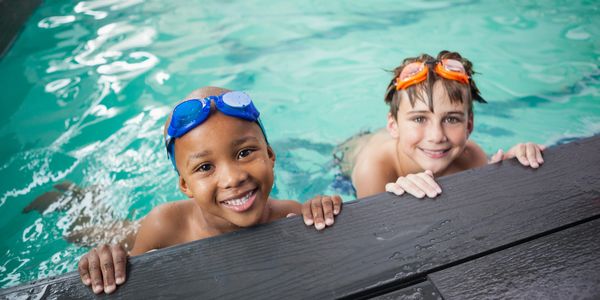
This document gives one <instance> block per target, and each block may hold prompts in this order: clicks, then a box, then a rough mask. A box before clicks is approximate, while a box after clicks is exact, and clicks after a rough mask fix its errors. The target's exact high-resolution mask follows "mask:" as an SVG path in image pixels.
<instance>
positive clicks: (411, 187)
mask: <svg viewBox="0 0 600 300" xmlns="http://www.w3.org/2000/svg"><path fill="white" fill-rule="evenodd" d="M397 183H398V184H399V185H400V187H401V188H402V189H403V190H405V191H406V192H408V193H409V194H411V195H413V196H415V197H417V198H423V197H425V192H423V191H422V190H421V189H420V188H419V187H417V185H415V184H414V183H413V182H412V181H410V180H408V179H407V178H406V177H400V178H398V181H397Z"/></svg>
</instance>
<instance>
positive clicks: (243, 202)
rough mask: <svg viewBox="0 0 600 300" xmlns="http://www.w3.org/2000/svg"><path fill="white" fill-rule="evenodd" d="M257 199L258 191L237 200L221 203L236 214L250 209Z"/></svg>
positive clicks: (250, 192)
mask: <svg viewBox="0 0 600 300" xmlns="http://www.w3.org/2000/svg"><path fill="white" fill-rule="evenodd" d="M255 198H256V190H252V191H249V192H248V193H246V194H245V195H244V196H242V197H240V198H235V199H228V200H224V201H221V204H223V206H225V207H227V208H229V209H232V210H234V211H236V212H242V211H245V210H247V209H249V208H250V207H251V206H252V204H253V203H254V199H255Z"/></svg>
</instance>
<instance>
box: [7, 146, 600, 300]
mask: <svg viewBox="0 0 600 300" xmlns="http://www.w3.org/2000/svg"><path fill="white" fill-rule="evenodd" d="M599 153H600V137H592V138H587V139H583V140H579V141H576V142H572V143H570V144H566V145H561V146H557V147H551V148H549V149H548V150H546V151H545V153H544V159H545V163H544V165H543V166H542V167H541V168H539V169H536V170H534V169H529V168H525V167H522V166H520V165H519V164H518V162H516V161H515V160H509V161H504V162H502V163H500V164H495V165H489V166H486V167H483V168H480V169H474V170H469V171H466V172H462V173H459V174H455V175H451V176H446V177H442V178H440V179H439V181H438V182H439V183H440V185H441V186H442V189H443V193H442V195H440V196H439V197H437V198H435V199H423V200H420V199H416V198H414V197H412V196H410V195H403V196H401V197H396V196H393V195H391V194H388V193H383V194H379V195H376V196H373V197H368V198H365V199H361V200H359V201H355V202H352V203H346V204H345V205H344V208H343V210H342V213H341V214H340V216H338V218H337V219H336V224H335V225H334V226H333V227H331V228H328V229H326V230H324V231H323V232H317V231H315V230H314V229H312V228H309V227H305V226H304V225H303V224H302V221H301V219H300V218H299V217H295V218H289V219H284V220H280V221H277V222H274V223H271V224H268V225H263V226H257V227H254V228H249V229H245V230H241V231H238V232H234V233H230V234H227V235H222V236H219V237H215V238H210V239H205V240H200V241H196V242H192V243H189V244H185V245H179V246H176V247H172V248H167V249H162V250H159V251H156V252H152V253H148V254H145V255H141V256H138V257H134V258H132V259H131V260H130V265H129V273H128V280H127V282H126V283H125V284H124V285H122V286H121V287H119V288H118V289H117V291H116V292H115V293H114V294H113V295H111V296H110V297H111V298H115V299H121V298H126V299H130V298H167V299H171V298H173V299H178V298H199V299H238V298H244V299H266V298H268V299H270V298H286V299H306V298H315V299H332V298H370V297H377V296H379V297H386V295H387V296H388V298H385V299H395V298H394V291H401V290H403V289H405V290H406V289H409V290H410V289H411V288H418V286H416V285H422V284H424V283H427V282H428V281H427V280H428V279H427V278H428V276H429V275H431V276H437V275H434V274H442V273H440V272H443V271H446V270H452V268H454V267H460V266H461V265H463V264H464V265H466V264H467V263H469V262H473V261H475V260H477V259H481V258H485V257H486V256H490V257H492V255H503V254H504V253H503V252H505V251H511V250H513V249H517V250H514V251H517V252H518V251H519V250H518V249H521V248H519V247H520V246H523V245H526V244H527V243H529V242H535V241H536V240H538V239H540V240H541V239H543V238H545V237H548V238H552V237H553V235H555V234H557V233H560V232H562V231H565V230H567V229H568V230H572V231H576V232H577V231H578V230H585V228H584V227H581V226H583V225H585V224H586V223H588V222H592V221H593V220H595V219H597V218H600V167H599V166H600V155H599ZM596 236H597V234H596ZM523 247H525V246H523ZM580 250H581V251H580V252H578V255H581V256H582V257H584V258H585V257H589V258H594V257H597V256H595V255H597V254H594V253H593V252H594V251H595V252H597V250H598V249H597V248H594V246H593V244H590V248H586V247H582V248H581V249H580ZM507 255H508V254H507ZM574 263H577V262H576V261H575V262H574ZM571 268H574V269H573V270H576V269H577V268H576V267H573V266H572V267H571ZM444 274H445V273H444ZM559 276H570V275H568V274H567V273H565V274H563V275H559ZM433 278H434V279H435V280H438V281H440V282H445V281H441V279H440V278H441V277H433ZM435 280H433V281H431V282H432V283H433V284H434V285H435V284H436V281H435ZM569 282H570V281H567V280H565V281H560V282H557V283H556V284H558V285H560V284H570V283H569ZM596 282H597V278H587V279H586V278H581V281H580V284H581V285H582V286H588V285H591V284H595V283H596ZM482 284H483V283H482ZM587 291H589V293H590V294H588V295H587V296H588V297H589V298H598V297H600V294H597V292H596V291H595V290H593V289H587ZM440 292H441V296H442V297H444V298H445V297H446V296H445V294H444V291H443V290H440ZM401 294H402V293H400V292H399V294H398V295H401ZM7 295H8V296H11V297H17V296H27V295H28V296H31V297H35V296H42V297H50V298H54V297H58V298H65V299H67V298H82V297H86V298H88V297H94V295H93V293H92V292H91V291H90V290H89V289H88V288H87V287H85V286H83V285H82V284H81V282H80V281H79V278H78V275H77V274H74V273H69V274H67V275H64V276H61V277H58V278H50V279H46V280H40V281H37V282H34V283H31V284H26V285H22V286H18V287H14V288H11V289H8V290H3V291H2V292H0V296H2V297H7ZM451 295H454V294H451ZM584 296H585V295H584ZM396 298H402V296H398V297H396ZM458 298H461V299H468V297H460V296H459V297H458ZM474 299H476V298H474Z"/></svg>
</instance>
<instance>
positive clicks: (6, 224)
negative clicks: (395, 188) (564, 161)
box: [0, 0, 600, 287]
mask: <svg viewBox="0 0 600 300" xmlns="http://www.w3.org/2000/svg"><path fill="white" fill-rule="evenodd" d="M190 2H192V1H181V0H176V1H168V2H165V1H157V0H150V1H141V0H96V1H56V0H54V1H44V3H43V4H42V6H41V7H39V8H38V9H37V10H36V12H35V13H34V14H33V16H32V17H31V18H30V19H29V21H28V23H27V24H26V25H25V28H24V31H23V32H22V34H21V35H20V36H19V38H18V39H17V40H16V42H15V44H14V45H13V47H12V49H10V51H9V52H8V53H7V54H6V55H5V57H4V58H2V59H1V60H0V90H1V91H3V94H2V101H1V103H2V109H1V110H0V115H1V118H0V120H1V122H2V124H1V127H0V136H2V137H3V141H4V142H3V143H2V145H1V146H0V151H1V152H0V153H1V155H0V178H2V180H1V182H0V212H1V215H2V218H1V220H0V230H1V231H0V232H1V234H2V236H3V237H4V238H3V239H2V240H1V241H0V243H1V248H0V251H1V252H0V253H1V254H2V258H1V260H0V278H1V279H0V286H1V287H8V286H12V285H15V284H18V283H22V282H25V281H29V280H33V279H36V278H41V277H46V276H51V275H56V274H61V273H64V272H67V271H71V270H74V269H75V268H76V261H77V259H78V257H79V256H80V255H81V254H83V253H84V252H85V251H86V248H82V247H79V246H75V245H73V244H70V243H68V242H67V241H65V240H64V239H63V236H64V235H67V234H69V233H70V232H71V231H72V230H73V226H74V224H79V223H89V224H97V225H98V226H100V225H103V224H111V223H114V222H118V221H121V220H124V219H127V220H136V219H139V218H141V217H142V216H144V215H145V214H146V213H147V212H148V211H149V210H150V209H151V208H152V207H153V206H155V205H157V204H160V203H163V202H166V201H170V200H177V199H182V198H183V195H182V194H181V193H180V192H179V191H178V189H177V187H176V183H175V178H176V174H175V172H173V170H172V168H171V166H170V163H169V161H168V160H167V158H166V154H165V151H164V149H163V143H162V140H161V133H162V131H161V130H162V129H161V127H162V124H163V122H164V120H165V116H166V114H167V113H168V107H169V106H171V105H172V104H173V103H174V102H175V101H177V100H178V99H179V98H181V97H184V96H185V95H186V94H187V93H188V92H189V91H191V90H192V89H194V88H196V87H198V86H201V85H216V86H224V87H229V88H233V89H239V90H245V91H248V93H249V94H250V95H251V96H252V97H253V98H254V99H255V100H256V102H257V105H258V107H259V109H260V110H261V113H262V115H261V117H262V118H263V121H264V123H265V126H266V130H267V132H268V134H269V139H270V141H271V143H272V145H273V147H274V149H275V151H276V152H277V162H276V171H275V173H276V179H275V181H276V182H275V188H274V196H275V197H276V198H287V199H298V200H300V201H304V200H306V199H308V198H310V197H311V196H313V195H315V194H320V193H329V194H331V193H336V192H340V191H339V190H338V189H337V188H338V186H337V185H335V183H336V181H335V180H334V178H335V175H336V170H335V169H334V168H333V167H332V163H331V151H332V150H333V148H334V147H335V145H336V144H337V143H339V142H341V141H343V140H344V139H346V138H348V137H350V136H351V135H353V134H355V133H357V132H359V131H361V130H365V129H376V128H379V127H382V126H384V124H385V115H386V113H387V107H386V106H385V105H384V103H383V100H382V97H383V92H384V90H385V87H386V85H387V82H389V79H390V75H389V73H387V72H386V71H385V70H390V69H392V68H393V67H395V66H396V65H398V64H399V63H400V61H401V60H402V59H403V58H404V57H407V56H415V55H418V54H419V53H421V52H427V53H430V54H435V53H437V52H438V51H439V50H442V49H449V50H455V51H459V52H461V53H462V54H464V55H465V56H466V57H467V58H469V59H470V60H471V61H473V62H474V64H475V70H476V71H477V72H479V73H480V74H479V75H476V77H475V79H476V80H477V83H478V86H479V88H480V89H481V91H482V95H483V96H484V98H486V99H487V100H488V102H489V104H486V105H477V104H476V105H475V131H474V133H473V135H472V138H473V139H474V140H475V141H477V142H478V143H479V144H480V145H482V146H483V148H484V149H485V150H486V152H488V153H491V152H492V151H495V150H496V149H497V148H499V147H501V148H504V149H508V147H510V146H511V145H512V144H514V143H517V142H519V141H534V142H538V143H544V144H548V145H552V144H556V143H560V142H564V141H568V140H570V139H573V138H576V137H581V136H589V135H592V134H595V133H599V132H600V101H599V98H598V94H599V93H598V87H599V81H600V70H599V62H600V55H599V54H600V39H598V36H600V32H599V31H600V29H599V28H600V15H599V12H598V9H599V8H598V5H597V4H595V1H574V2H573V1H570V2H566V1H537V2H529V1H526V2H522V1H502V2H499V1H498V2H497V1H411V2H410V3H405V4H402V5H400V4H399V3H398V2H397V1H369V3H354V2H353V1H336V2H334V3H324V2H322V1H283V2H281V1H280V2H274V1H273V2H271V1H261V0H253V1H240V0H234V1H193V3H190ZM450 3H452V4H450ZM267 7H268V9H266V8H267ZM65 181H69V182H73V183H75V184H77V186H78V187H79V188H80V190H77V191H71V192H68V195H67V196H62V197H58V199H59V201H58V202H55V203H54V204H52V205H50V206H47V205H44V204H43V203H42V205H38V206H36V207H32V206H29V204H30V203H31V202H32V201H33V200H34V199H36V198H38V197H40V196H41V195H43V194H44V193H46V192H49V191H54V194H52V193H51V194H46V195H48V196H49V198H52V196H53V195H54V196H56V195H57V193H58V190H57V189H56V188H53V185H56V184H61V183H63V184H64V182H65ZM341 192H342V194H344V195H343V196H344V198H345V199H346V200H349V199H352V196H351V195H349V194H348V192H347V190H342V191H341ZM69 193H70V194H69ZM54 198H57V197H54ZM38 199H39V198H38ZM24 209H26V210H28V211H29V212H27V213H24V212H23V210H24Z"/></svg>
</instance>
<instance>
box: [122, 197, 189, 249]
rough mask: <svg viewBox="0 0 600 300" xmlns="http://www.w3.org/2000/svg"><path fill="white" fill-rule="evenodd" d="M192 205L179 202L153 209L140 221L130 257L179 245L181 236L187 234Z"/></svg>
mask: <svg viewBox="0 0 600 300" xmlns="http://www.w3.org/2000/svg"><path fill="white" fill-rule="evenodd" d="M193 205H194V203H193V202H192V201H191V200H180V201H173V202H168V203H163V204H161V205H158V206H156V207H154V208H153V209H152V210H151V211H150V213H148V215H146V216H145V217H144V218H143V219H142V222H141V224H140V228H139V231H138V234H137V237H136V240H135V243H134V248H133V250H132V251H131V252H132V255H137V254H141V253H145V252H147V251H150V250H152V249H159V248H164V247H168V246H171V245H175V244H178V243H180V240H181V238H182V235H185V234H186V233H187V232H188V230H187V229H188V227H189V226H188V224H187V222H188V220H189V216H190V214H191V212H193V211H194V207H193Z"/></svg>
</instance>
